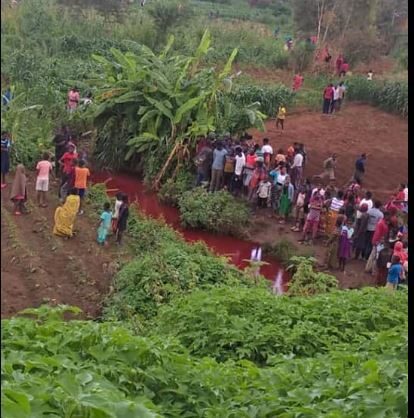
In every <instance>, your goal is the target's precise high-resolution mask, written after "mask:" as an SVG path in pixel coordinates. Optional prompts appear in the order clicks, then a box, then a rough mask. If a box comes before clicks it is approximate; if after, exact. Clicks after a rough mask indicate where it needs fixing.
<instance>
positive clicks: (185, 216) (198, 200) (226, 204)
mask: <svg viewBox="0 0 414 418" xmlns="http://www.w3.org/2000/svg"><path fill="white" fill-rule="evenodd" d="M178 206H179V209H180V218H181V222H182V224H183V225H184V226H185V227H190V228H201V229H205V230H207V231H213V232H220V233H222V234H230V235H240V234H241V233H242V232H243V230H244V228H245V227H246V225H248V222H249V209H248V207H247V206H246V204H245V203H244V202H242V201H239V200H236V199H235V198H234V197H233V196H232V195H231V194H230V193H228V192H227V191H225V190H220V191H218V192H215V193H209V192H208V191H207V190H205V189H204V188H202V187H196V188H195V189H193V190H190V191H188V192H185V193H184V194H183V195H182V196H181V197H180V198H179V200H178Z"/></svg>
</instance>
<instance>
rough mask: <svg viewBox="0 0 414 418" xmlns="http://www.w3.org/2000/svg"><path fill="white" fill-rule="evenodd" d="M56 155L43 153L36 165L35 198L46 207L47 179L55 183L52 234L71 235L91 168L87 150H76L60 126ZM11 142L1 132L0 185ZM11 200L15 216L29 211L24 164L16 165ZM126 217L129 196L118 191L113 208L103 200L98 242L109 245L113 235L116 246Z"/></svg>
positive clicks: (6, 170)
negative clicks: (55, 199)
mask: <svg viewBox="0 0 414 418" xmlns="http://www.w3.org/2000/svg"><path fill="white" fill-rule="evenodd" d="M54 143H55V155H54V157H52V156H51V155H50V153H48V152H46V153H44V154H43V156H42V159H41V160H40V161H38V163H37V165H36V182H35V192H36V201H37V204H38V206H39V207H40V208H45V207H47V206H48V193H49V189H50V181H51V180H52V181H56V182H57V184H58V188H57V189H58V196H59V199H60V203H61V205H60V206H58V207H57V208H56V210H55V216H54V227H53V233H54V234H55V235H58V236H61V237H64V238H72V237H73V236H74V235H75V234H76V232H75V228H74V226H75V222H76V218H77V216H79V215H83V213H84V200H85V197H86V194H87V189H88V185H89V180H90V176H91V173H90V170H89V168H88V167H87V161H86V153H85V152H79V153H78V152H77V140H76V139H75V138H73V136H72V135H71V133H70V131H69V129H68V128H67V127H64V128H62V129H60V130H59V131H58V132H57V133H56V135H55V137H54ZM11 147H12V141H11V137H10V134H9V133H8V132H2V134H1V188H2V189H5V188H6V187H7V180H6V176H7V175H8V173H9V169H10V149H11ZM10 199H11V201H12V202H13V213H14V215H15V216H20V215H22V214H28V213H29V210H28V208H27V206H26V203H27V200H28V179H27V176H26V169H25V167H24V165H23V164H18V165H17V166H16V170H15V175H14V178H13V182H12V185H11V192H10ZM128 217H129V205H128V196H127V194H125V193H122V192H119V193H118V194H117V196H116V202H115V206H114V208H113V211H112V210H111V208H110V205H109V203H105V205H104V207H103V208H102V213H101V215H100V220H99V225H98V229H97V242H98V243H99V244H101V245H108V237H109V236H110V235H111V234H113V235H114V236H115V238H116V243H117V244H118V245H120V244H121V242H122V236H123V233H124V231H125V230H126V229H127V222H128Z"/></svg>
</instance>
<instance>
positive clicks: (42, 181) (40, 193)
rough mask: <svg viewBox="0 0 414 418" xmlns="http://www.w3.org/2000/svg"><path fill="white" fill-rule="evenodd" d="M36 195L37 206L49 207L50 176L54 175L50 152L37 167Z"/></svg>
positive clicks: (46, 153) (44, 155) (45, 154)
mask: <svg viewBox="0 0 414 418" xmlns="http://www.w3.org/2000/svg"><path fill="white" fill-rule="evenodd" d="M36 170H37V178H36V194H37V204H38V205H39V206H40V207H42V208H46V207H47V199H46V196H47V192H48V191H49V175H50V174H51V173H52V175H53V166H52V163H51V162H50V155H49V153H48V152H45V153H44V154H43V160H41V161H39V162H38V163H37V166H36Z"/></svg>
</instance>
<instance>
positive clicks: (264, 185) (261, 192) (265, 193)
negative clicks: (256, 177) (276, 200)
mask: <svg viewBox="0 0 414 418" xmlns="http://www.w3.org/2000/svg"><path fill="white" fill-rule="evenodd" d="M271 189H272V183H270V181H269V178H266V179H264V180H262V181H261V182H260V183H259V187H258V188H257V196H258V205H259V208H266V207H267V202H268V200H269V198H270V190H271Z"/></svg>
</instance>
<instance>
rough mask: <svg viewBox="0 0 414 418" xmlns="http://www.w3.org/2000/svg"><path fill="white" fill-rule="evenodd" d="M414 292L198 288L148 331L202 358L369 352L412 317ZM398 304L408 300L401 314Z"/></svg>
mask: <svg viewBox="0 0 414 418" xmlns="http://www.w3.org/2000/svg"><path fill="white" fill-rule="evenodd" d="M406 298H407V295H404V294H402V293H400V292H398V294H395V295H391V296H390V295H389V293H388V294H387V291H386V290H385V289H381V290H373V289H364V290H362V291H336V292H333V293H329V294H326V295H318V296H315V297H313V298H306V297H295V298H290V297H287V296H275V295H274V294H272V293H271V292H270V291H269V290H267V289H247V288H237V289H236V288H234V287H219V288H214V289H208V290H195V291H194V292H192V293H191V294H189V295H185V296H182V297H180V298H177V299H176V300H173V301H172V302H171V303H170V304H169V305H168V306H165V307H163V308H161V309H160V311H159V314H158V316H157V317H156V318H154V320H153V321H152V322H151V323H150V325H149V326H148V334H149V335H169V336H174V337H176V338H178V340H179V341H180V343H181V344H183V345H184V346H185V347H187V348H188V350H190V353H192V354H193V355H196V356H198V357H204V356H210V357H214V358H215V359H216V360H217V361H226V360H228V359H234V360H237V359H248V360H250V361H253V362H255V363H257V364H259V365H264V364H266V362H269V361H271V359H272V358H274V356H279V355H290V356H291V357H290V358H292V357H315V356H317V355H321V354H326V353H329V352H333V351H344V352H347V351H348V352H355V351H357V350H362V351H363V350H365V349H366V347H367V345H369V343H370V341H371V339H375V338H376V337H377V335H378V334H380V333H385V334H386V333H387V332H389V330H391V329H395V330H397V329H400V327H401V325H402V324H404V323H406V317H405V315H406V311H407V306H406V305H405V302H404V301H406ZM395 306H400V307H401V306H404V307H403V308H401V309H398V310H397V311H396V312H395V316H394V314H392V315H387V314H386V312H394V310H395Z"/></svg>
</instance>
